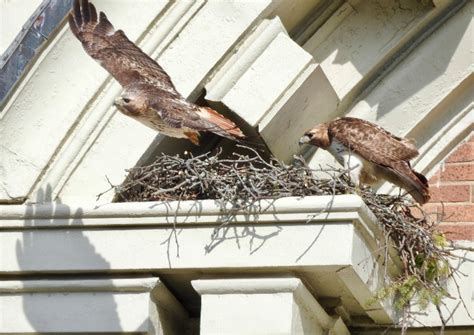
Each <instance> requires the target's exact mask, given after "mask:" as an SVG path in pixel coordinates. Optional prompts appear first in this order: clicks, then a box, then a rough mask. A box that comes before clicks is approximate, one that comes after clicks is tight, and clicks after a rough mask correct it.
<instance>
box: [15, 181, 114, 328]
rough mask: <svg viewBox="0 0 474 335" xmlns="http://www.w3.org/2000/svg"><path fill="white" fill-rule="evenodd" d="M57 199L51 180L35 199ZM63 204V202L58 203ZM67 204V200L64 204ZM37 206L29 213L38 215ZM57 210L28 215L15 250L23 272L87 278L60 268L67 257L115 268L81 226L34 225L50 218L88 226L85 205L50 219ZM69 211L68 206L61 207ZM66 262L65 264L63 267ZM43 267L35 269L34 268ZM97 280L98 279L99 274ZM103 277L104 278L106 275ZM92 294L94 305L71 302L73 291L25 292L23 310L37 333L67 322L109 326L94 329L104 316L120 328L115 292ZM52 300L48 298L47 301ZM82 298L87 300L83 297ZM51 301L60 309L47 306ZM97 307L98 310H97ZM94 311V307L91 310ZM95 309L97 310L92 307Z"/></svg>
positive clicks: (78, 263) (83, 264) (73, 262)
mask: <svg viewBox="0 0 474 335" xmlns="http://www.w3.org/2000/svg"><path fill="white" fill-rule="evenodd" d="M51 201H52V189H51V187H50V186H49V185H48V187H47V188H46V189H45V190H39V191H38V195H37V198H36V201H35V202H36V204H42V203H48V202H51ZM57 204H60V203H57ZM61 207H62V208H64V205H61ZM35 211H37V208H36V207H35V206H34V205H31V206H27V210H26V212H25V214H26V216H27V217H34V216H35V214H38V213H35ZM55 211H56V209H52V210H51V212H50V213H44V212H42V213H41V216H42V217H43V218H45V219H36V218H31V219H30V218H28V219H26V220H25V224H26V227H27V230H26V231H25V232H23V233H22V238H21V240H18V241H17V244H16V255H17V259H18V263H19V265H20V268H21V270H22V271H23V272H28V273H31V275H30V276H29V277H27V278H26V279H29V278H34V279H35V280H48V279H50V280H68V279H69V280H81V279H85V278H87V276H85V275H84V274H80V273H77V272H76V273H75V272H74V271H71V272H69V273H64V271H61V267H62V266H64V264H65V263H66V262H67V263H68V264H69V265H70V267H71V268H73V269H76V268H77V269H87V267H89V268H102V269H108V268H110V264H109V263H108V262H107V261H106V260H105V259H104V258H103V257H102V256H101V255H100V254H98V253H97V252H96V251H95V248H94V245H92V244H91V243H90V241H89V240H88V238H87V237H86V236H84V235H83V233H82V232H81V231H80V230H78V229H74V230H66V229H52V230H50V229H34V228H35V227H36V226H37V225H38V223H39V220H41V221H43V222H44V220H48V221H49V223H50V224H51V225H53V226H54V224H55V223H61V224H62V225H63V224H64V223H65V222H67V223H68V225H70V226H71V227H78V226H81V225H83V222H82V220H81V218H80V217H81V215H82V210H81V209H77V210H76V211H75V212H74V213H73V212H70V211H67V212H66V215H63V217H64V219H62V218H61V219H54V218H53V219H51V218H49V219H48V217H51V215H53V214H55ZM62 211H64V209H63V210H62ZM68 221H69V222H68ZM61 264H62V266H61ZM38 268H40V269H42V270H41V271H35V269H38ZM94 279H97V277H96V276H95V277H94ZM101 279H102V278H101ZM84 294H85V296H84V297H87V299H89V298H90V299H93V301H91V302H90V306H84V304H82V303H77V304H76V303H70V302H68V301H67V299H68V298H71V296H72V295H71V294H68V293H65V292H63V293H51V294H49V293H48V297H47V298H44V297H42V298H39V296H38V295H37V294H23V296H22V297H23V311H24V313H25V316H26V318H27V319H28V321H29V322H30V324H31V326H32V327H33V328H34V329H36V330H37V331H38V332H42V331H43V332H44V331H45V329H51V327H54V325H55V324H58V325H59V324H60V325H63V326H64V325H68V324H70V325H71V326H72V327H71V328H74V329H77V328H78V327H79V328H80V329H81V331H82V330H87V331H104V329H102V328H101V329H95V328H94V325H101V324H102V325H103V324H104V320H107V321H106V322H107V324H108V325H110V326H111V328H112V329H121V323H120V319H119V316H118V312H117V304H116V302H115V301H114V298H113V297H112V296H111V295H104V294H93V293H84ZM48 299H50V301H49V302H48V301H47V300H48ZM79 301H80V302H84V301H87V300H84V299H81V300H79ZM48 304H50V305H54V306H55V308H51V309H48V308H47V306H48ZM58 306H62V308H61V309H60V310H61V314H60V315H58V308H56V307H58ZM97 308H98V309H97ZM88 310H90V312H88ZM92 311H93V312H92ZM85 312H86V313H87V318H88V322H87V324H81V325H77V322H76V321H75V320H77V319H78V316H81V318H84V313H85Z"/></svg>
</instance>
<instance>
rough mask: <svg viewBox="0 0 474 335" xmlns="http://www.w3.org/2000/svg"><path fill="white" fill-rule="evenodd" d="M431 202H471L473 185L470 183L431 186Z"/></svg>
mask: <svg viewBox="0 0 474 335" xmlns="http://www.w3.org/2000/svg"><path fill="white" fill-rule="evenodd" d="M430 193H431V200H430V201H431V202H440V201H443V202H469V200H470V198H471V187H470V186H469V185H450V186H443V185H441V186H439V187H436V186H430Z"/></svg>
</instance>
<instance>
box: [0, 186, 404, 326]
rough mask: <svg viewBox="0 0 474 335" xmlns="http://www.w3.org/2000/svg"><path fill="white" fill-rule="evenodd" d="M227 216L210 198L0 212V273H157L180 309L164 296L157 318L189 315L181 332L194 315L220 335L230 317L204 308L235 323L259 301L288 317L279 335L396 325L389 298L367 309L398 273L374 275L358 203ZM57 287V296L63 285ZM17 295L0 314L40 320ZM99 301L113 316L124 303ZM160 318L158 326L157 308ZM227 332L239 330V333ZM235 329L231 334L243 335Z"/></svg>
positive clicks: (369, 225)
mask: <svg viewBox="0 0 474 335" xmlns="http://www.w3.org/2000/svg"><path fill="white" fill-rule="evenodd" d="M224 217H225V213H224V212H223V211H222V210H221V208H220V207H219V205H218V204H217V203H216V202H214V201H213V200H203V201H183V202H169V203H161V202H160V203H155V202H148V203H112V204H108V205H104V206H99V207H78V206H72V205H65V204H51V203H49V204H37V205H9V206H2V207H0V232H1V234H0V251H1V255H2V257H1V259H0V260H1V261H0V271H1V272H0V275H10V276H12V275H14V276H23V275H35V276H36V277H37V278H43V279H48V280H51V279H57V278H62V277H63V276H67V275H68V274H73V273H74V275H75V277H77V276H84V277H87V278H91V279H94V278H95V277H97V276H99V277H100V276H102V277H104V276H105V277H106V278H114V277H121V276H122V275H121V274H127V275H128V276H130V275H131V274H134V275H136V276H143V275H144V274H149V273H153V274H154V275H157V276H158V277H159V278H160V280H163V281H164V282H165V283H166V286H167V287H168V288H169V290H170V291H171V292H173V296H174V297H173V298H172V300H173V301H175V299H176V301H179V303H172V306H181V307H176V311H173V310H169V308H168V305H169V303H168V300H167V299H171V298H166V299H164V300H163V299H162V300H160V299H158V300H157V302H156V304H157V306H158V309H160V308H164V309H165V310H167V312H166V313H168V314H167V315H174V313H178V316H179V317H178V316H176V318H177V319H178V320H181V319H182V318H185V315H188V314H189V315H191V316H192V317H191V318H190V319H189V320H188V323H193V320H196V317H199V315H200V320H201V321H200V325H201V334H218V333H219V332H218V331H217V329H221V328H219V327H224V326H225V324H226V321H225V320H226V318H228V317H230V314H228V313H231V311H230V310H228V311H227V312H228V313H227V312H226V311H222V313H221V314H219V315H216V314H214V313H211V312H210V311H213V310H215V309H220V307H219V304H223V305H229V304H232V303H231V301H233V300H234V299H235V300H236V301H238V302H239V304H242V306H247V307H246V308H247V309H248V310H247V311H241V313H240V314H239V313H237V315H236V317H238V318H245V316H246V315H250V314H254V315H261V312H262V309H265V308H267V307H268V306H267V304H271V305H272V306H274V307H273V308H274V313H275V315H280V314H281V313H287V314H285V315H286V319H285V320H283V319H282V320H280V321H281V323H280V324H279V325H276V324H275V327H277V328H278V329H279V330H281V331H282V334H291V331H292V330H295V329H299V330H300V333H301V334H315V333H314V332H313V330H314V329H318V331H317V333H318V332H320V331H321V332H322V331H331V332H330V333H331V334H347V329H346V326H345V324H346V325H349V324H350V325H353V324H364V325H365V324H391V323H393V322H394V321H395V320H396V318H397V316H396V313H395V312H394V310H393V309H392V308H391V305H390V303H389V302H388V301H387V302H384V303H376V304H374V305H372V306H367V305H366V301H367V299H369V298H370V297H371V296H372V295H373V294H374V293H375V292H376V291H377V290H378V289H380V288H381V287H383V285H384V275H385V274H388V275H394V274H396V273H397V271H398V270H397V269H398V267H397V265H396V264H397V260H396V257H391V258H390V260H389V262H388V263H387V267H384V266H382V264H381V261H380V259H379V258H380V257H378V256H379V252H380V245H379V242H378V241H381V240H382V239H380V234H381V232H380V231H379V229H378V227H377V225H376V224H375V218H374V216H373V215H372V213H371V212H370V211H369V210H368V209H367V207H366V206H365V204H364V203H363V201H362V200H361V199H360V198H359V197H358V196H353V195H341V196H335V197H331V196H319V197H306V198H283V199H278V200H274V201H262V202H260V203H259V204H256V206H255V208H254V209H253V210H251V211H250V212H239V213H236V215H235V217H233V219H232V221H231V222H230V223H228V224H227V225H225V226H221V224H222V220H223V218H224ZM378 236H379V237H378ZM52 275H54V277H51V276H52ZM214 278H219V280H217V279H214ZM114 280H115V279H114ZM147 280H148V279H147ZM154 280H155V281H156V279H154ZM108 281H110V280H108V279H107V280H106V282H108ZM45 282H47V281H45ZM111 282H113V281H111ZM52 283H55V282H54V281H53V282H52ZM65 283H67V281H65ZM3 285H4V286H8V285H11V284H9V283H8V282H3ZM34 285H36V284H34ZM34 285H33V286H34ZM38 285H39V284H38ZM54 285H56V286H55V287H57V288H58V289H59V288H60V287H61V285H63V284H54ZM54 285H53V286H54ZM64 285H66V284H64ZM40 286H41V285H40ZM66 286H67V285H66ZM48 287H51V286H48ZM193 287H194V288H193ZM51 290H53V289H52V288H51ZM61 290H63V289H62V288H61ZM226 290H227V291H226ZM53 291H54V290H53ZM99 291H100V290H99ZM106 291H107V292H109V291H110V290H106ZM250 291H251V292H250ZM35 292H36V291H35ZM213 292H214V293H213ZM215 292H220V293H218V294H217V293H216V294H217V295H216V294H215ZM239 292H240V293H239ZM269 292H274V293H275V295H272V294H269ZM198 293H199V294H200V295H201V297H200V296H199V294H198ZM25 294H26V293H24V292H23V293H21V292H20V293H18V294H17V295H16V296H15V299H16V300H15V301H13V302H12V300H11V299H12V298H11V296H10V295H9V294H3V293H2V294H1V295H0V306H6V305H5V304H6V303H12V304H13V305H11V306H12V307H11V309H10V308H9V310H11V311H10V312H9V313H17V314H22V313H24V314H26V315H23V316H18V317H22V318H26V319H28V318H29V317H30V314H31V315H36V313H40V312H41V311H36V308H41V306H42V305H41V304H39V303H38V304H37V305H30V306H32V307H31V310H30V309H29V308H26V309H25V308H23V307H22V301H23V306H24V305H25V301H27V299H28V298H27V297H26V295H25ZM35 294H36V293H35ZM42 294H43V293H38V299H40V300H41V299H43V298H42V297H44V298H45V299H46V296H45V295H44V294H43V295H42ZM101 294H106V295H107V296H108V297H109V298H107V299H109V301H112V302H113V303H112V304H111V305H112V306H115V307H117V306H119V304H120V303H121V302H120V301H121V300H120V299H122V298H123V295H120V298H118V297H116V295H115V294H113V293H101ZM55 297H59V295H57V296H55ZM68 297H69V298H70V299H69V298H68ZM81 297H83V296H81ZM84 297H85V296H84ZM260 298H261V299H260ZM25 299H26V300H25ZM61 299H62V300H61V301H63V303H64V304H65V306H67V304H69V303H72V302H73V301H74V299H76V298H75V295H74V294H69V295H68V296H67V297H66V296H64V297H61ZM71 299H72V300H71ZM81 299H82V298H81ZM84 299H85V298H84ZM131 299H132V298H131ZM133 299H135V298H133ZM137 299H138V298H137ZM201 299H202V303H200V301H201ZM48 301H50V300H48ZM51 301H52V300H51ZM84 301H86V300H84ZM99 301H100V300H99ZM143 301H144V300H143ZM160 301H161V302H160ZM226 301H227V302H226ZM257 301H258V303H257ZM272 301H274V302H275V303H276V304H274V303H273V302H272ZM144 303H145V302H142V304H144ZM201 304H202V307H200V306H201ZM147 306H148V305H147ZM115 307H114V308H115ZM64 308H66V307H64ZM98 308H99V307H98ZM117 308H118V307H117ZM140 308H142V309H143V311H144V310H145V307H143V306H142V307H140ZM146 308H148V307H146ZM229 308H230V307H229ZM118 310H119V311H120V308H118ZM179 311H182V312H179ZM183 311H185V312H186V313H187V314H186V313H185V312H183ZM143 313H144V312H143ZM156 313H158V317H157V318H158V319H159V320H162V317H161V316H160V315H161V314H160V313H163V311H162V310H159V311H157V312H156ZM156 313H155V315H157V314H156ZM226 313H227V314H226ZM249 313H250V314H249ZM272 313H273V312H272ZM65 315H67V313H66V314H65ZM114 315H116V314H114ZM119 315H121V314H120V313H119ZM180 315H181V316H180ZM58 318H59V319H61V316H58ZM120 318H121V316H120V317H119V319H120ZM137 319H138V317H137ZM296 319H298V320H299V321H294V320H296ZM292 320H293V321H292ZM25 322H26V321H25ZM134 322H135V321H134ZM183 322H184V321H183ZM253 322H255V323H254V326H255V327H257V328H258V327H262V328H261V329H264V328H265V327H266V322H267V321H265V320H264V319H260V318H256V319H255V320H254V321H253ZM178 323H179V322H178ZM133 324H136V322H135V323H133ZM197 324H199V322H197ZM235 324H237V325H239V324H241V325H239V326H238V327H244V328H242V330H244V329H245V325H244V324H242V323H234V325H235ZM120 325H121V326H122V325H124V328H122V330H123V331H125V330H126V329H128V330H129V329H130V328H125V323H120ZM79 326H80V325H79ZM79 326H78V327H79ZM3 327H6V326H5V325H4V326H3ZM41 329H46V328H41ZM97 329H100V330H101V331H104V328H100V327H99V326H98V328H97ZM97 329H96V331H98V330H97ZM114 329H115V328H114ZM137 329H138V328H137ZM140 329H142V328H140ZM236 329H237V330H236V333H235V334H246V332H245V331H242V332H240V330H239V329H240V328H236ZM272 329H273V328H272ZM275 329H276V328H275ZM285 329H286V332H285V331H284V330H285ZM308 329H309V330H308ZM128 330H127V331H128ZM2 331H4V329H1V328H0V332H2ZM5 331H6V330H5ZM45 331H46V330H45ZM111 331H115V330H111Z"/></svg>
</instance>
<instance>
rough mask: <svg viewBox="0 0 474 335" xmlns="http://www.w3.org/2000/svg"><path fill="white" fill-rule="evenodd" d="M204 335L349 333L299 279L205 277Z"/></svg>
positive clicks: (200, 287) (201, 283) (198, 286)
mask: <svg viewBox="0 0 474 335" xmlns="http://www.w3.org/2000/svg"><path fill="white" fill-rule="evenodd" d="M192 285H193V287H194V289H195V290H196V291H197V292H198V293H199V294H200V295H201V299H202V308H201V335H211V334H216V335H217V334H219V335H224V334H225V335H228V334H239V335H245V334H308V335H309V334H311V335H318V334H327V333H328V332H329V333H330V334H349V332H348V331H347V328H346V327H345V325H344V323H343V322H342V320H340V319H337V320H335V319H333V318H331V317H330V316H329V315H328V314H327V313H326V312H325V311H324V309H323V308H322V307H321V305H320V304H319V303H318V302H317V301H316V299H315V298H314V297H313V295H312V294H311V293H310V292H309V291H308V289H307V288H306V287H305V286H304V284H303V283H302V282H301V280H300V279H298V278H250V279H203V280H194V281H192Z"/></svg>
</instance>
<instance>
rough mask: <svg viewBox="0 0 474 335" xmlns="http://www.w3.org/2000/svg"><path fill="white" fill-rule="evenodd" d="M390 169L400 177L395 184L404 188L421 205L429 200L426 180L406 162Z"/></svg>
mask: <svg viewBox="0 0 474 335" xmlns="http://www.w3.org/2000/svg"><path fill="white" fill-rule="evenodd" d="M392 171H393V172H394V173H395V174H396V175H397V176H398V177H399V178H400V179H399V182H398V183H397V186H400V187H402V188H404V189H405V190H407V191H408V193H410V195H411V196H412V197H413V198H414V199H415V200H416V201H417V202H418V203H419V204H421V205H423V204H425V203H427V202H428V201H429V200H430V191H429V187H428V180H427V179H426V177H425V176H424V175H422V174H421V173H419V172H416V171H415V170H413V169H412V168H410V166H409V165H408V163H406V162H400V163H399V164H396V165H395V166H394V167H393V169H392Z"/></svg>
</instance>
